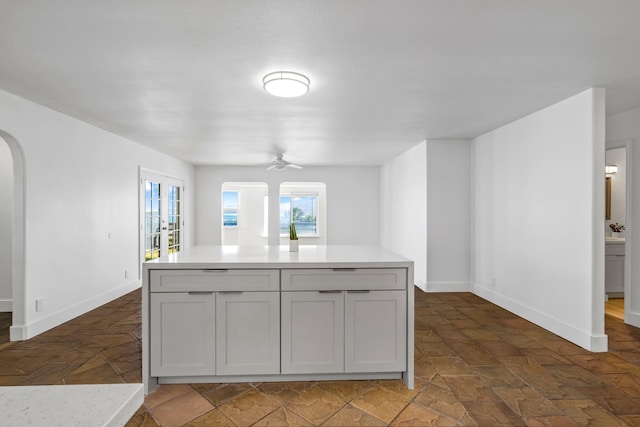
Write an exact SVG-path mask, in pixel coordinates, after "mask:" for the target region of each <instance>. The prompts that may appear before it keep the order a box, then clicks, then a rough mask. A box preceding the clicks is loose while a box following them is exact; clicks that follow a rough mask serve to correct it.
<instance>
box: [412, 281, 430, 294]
mask: <svg viewBox="0 0 640 427" xmlns="http://www.w3.org/2000/svg"><path fill="white" fill-rule="evenodd" d="M413 284H414V285H416V286H417V287H419V288H420V289H422V290H423V291H424V292H427V283H426V282H425V281H424V280H420V279H414V280H413Z"/></svg>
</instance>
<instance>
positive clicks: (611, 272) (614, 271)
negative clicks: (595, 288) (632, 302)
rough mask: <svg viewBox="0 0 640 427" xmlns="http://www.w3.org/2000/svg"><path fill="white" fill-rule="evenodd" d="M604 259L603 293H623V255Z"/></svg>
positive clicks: (609, 256)
mask: <svg viewBox="0 0 640 427" xmlns="http://www.w3.org/2000/svg"><path fill="white" fill-rule="evenodd" d="M604 258H605V267H604V290H605V292H608V293H613V292H616V293H619V292H624V255H607V256H605V257H604Z"/></svg>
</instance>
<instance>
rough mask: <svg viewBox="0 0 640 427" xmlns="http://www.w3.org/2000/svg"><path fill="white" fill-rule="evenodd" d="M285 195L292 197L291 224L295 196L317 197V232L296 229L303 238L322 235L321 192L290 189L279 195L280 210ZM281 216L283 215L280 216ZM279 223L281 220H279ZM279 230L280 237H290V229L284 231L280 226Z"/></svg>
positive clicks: (290, 203) (290, 204) (290, 206)
mask: <svg viewBox="0 0 640 427" xmlns="http://www.w3.org/2000/svg"><path fill="white" fill-rule="evenodd" d="M283 197H288V198H289V199H290V202H289V224H291V223H292V211H293V208H294V206H293V198H294V197H314V198H315V229H316V232H315V233H305V232H300V231H298V230H297V229H296V232H297V234H298V237H302V238H317V237H321V234H320V193H319V192H313V191H311V192H310V191H302V192H296V191H290V192H287V193H280V194H279V196H278V205H279V207H280V210H281V209H282V198H283ZM280 218H281V217H280ZM278 223H279V224H281V223H280V221H278ZM278 228H279V231H280V237H288V236H289V230H286V231H283V230H282V229H281V228H280V226H279V227H278Z"/></svg>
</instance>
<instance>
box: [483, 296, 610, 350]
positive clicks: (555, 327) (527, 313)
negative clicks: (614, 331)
mask: <svg viewBox="0 0 640 427" xmlns="http://www.w3.org/2000/svg"><path fill="white" fill-rule="evenodd" d="M473 293H474V294H476V295H477V296H479V297H480V298H483V299H485V300H487V301H489V302H492V303H493V304H496V305H498V306H500V307H502V308H504V309H505V310H508V311H510V312H512V313H514V314H516V315H518V316H520V317H522V318H523V319H526V320H528V321H530V322H532V323H535V324H536V325H538V326H540V327H541V328H544V329H546V330H548V331H550V332H552V333H554V334H556V335H558V336H560V337H562V338H564V339H566V340H568V341H571V342H572V343H574V344H576V345H579V346H580V347H582V348H585V349H587V350H589V351H593V352H606V351H607V343H608V337H607V336H606V335H604V334H602V335H592V334H589V333H587V332H585V331H583V330H580V329H578V328H576V327H574V326H572V325H569V324H568V323H566V322H564V321H562V320H560V319H557V318H555V317H553V316H550V315H548V314H545V313H542V312H540V311H538V310H536V309H535V308H532V307H529V306H527V305H525V304H522V303H520V302H518V301H515V300H513V299H511V298H508V297H505V296H503V295H500V294H498V293H496V292H494V291H492V290H491V289H487V288H485V287H482V286H478V285H475V286H473Z"/></svg>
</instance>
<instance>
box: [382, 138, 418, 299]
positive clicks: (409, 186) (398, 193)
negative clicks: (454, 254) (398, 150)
mask: <svg viewBox="0 0 640 427" xmlns="http://www.w3.org/2000/svg"><path fill="white" fill-rule="evenodd" d="M380 215H381V217H380V219H381V222H380V235H381V240H380V242H381V245H382V246H384V247H386V248H388V249H391V250H392V251H394V252H397V253H399V254H400V255H403V256H405V257H407V258H409V259H411V260H412V261H413V262H414V282H415V284H416V285H417V286H419V287H420V288H421V289H423V290H424V289H425V287H426V283H427V142H426V141H424V142H421V143H420V144H418V145H416V146H415V147H413V148H411V149H410V150H408V151H406V152H404V153H403V154H401V155H400V156H398V157H396V158H395V159H392V160H390V161H389V162H387V163H386V164H384V165H383V166H382V167H381V169H380Z"/></svg>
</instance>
